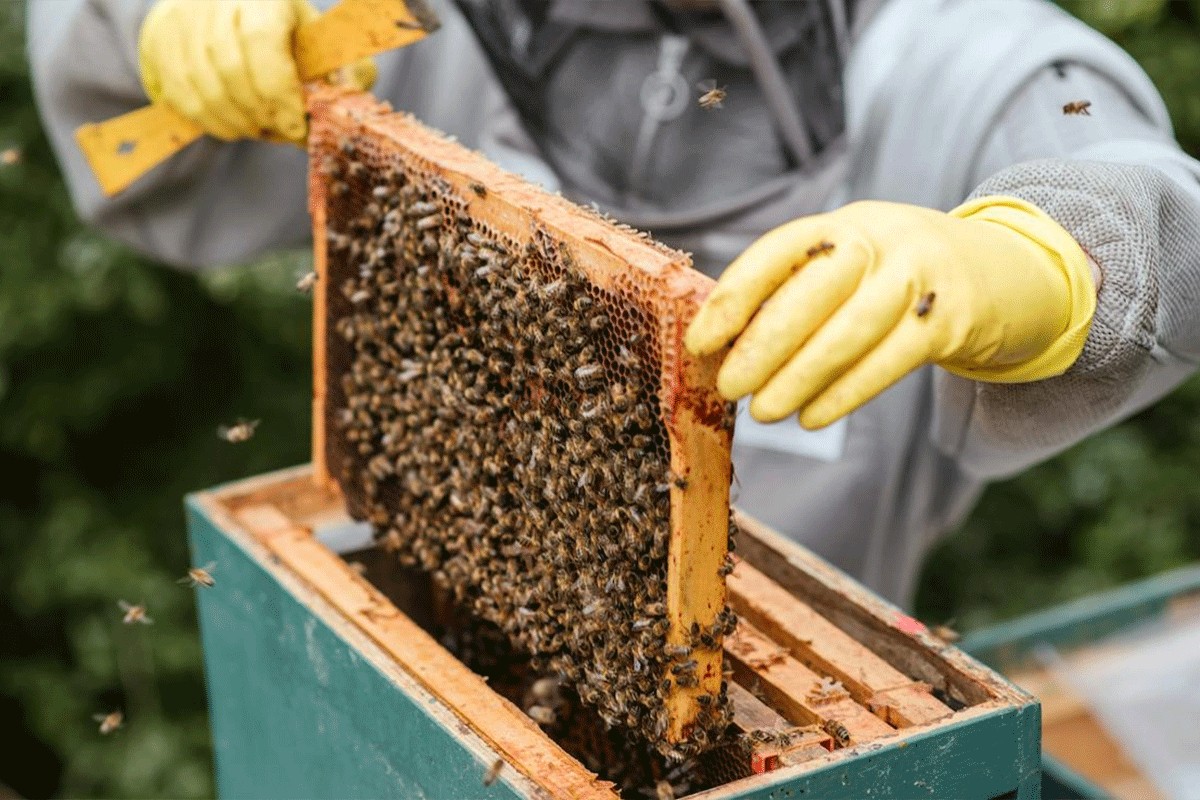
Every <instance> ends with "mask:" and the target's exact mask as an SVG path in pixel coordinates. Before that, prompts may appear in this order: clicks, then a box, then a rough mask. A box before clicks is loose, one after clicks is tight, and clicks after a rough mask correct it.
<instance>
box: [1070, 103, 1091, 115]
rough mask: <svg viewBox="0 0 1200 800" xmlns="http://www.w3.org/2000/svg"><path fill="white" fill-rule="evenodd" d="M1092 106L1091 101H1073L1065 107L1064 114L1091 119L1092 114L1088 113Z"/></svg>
mask: <svg viewBox="0 0 1200 800" xmlns="http://www.w3.org/2000/svg"><path fill="white" fill-rule="evenodd" d="M1091 106H1092V101H1091V100H1072V101H1071V102H1069V103H1067V104H1066V105H1064V106H1063V113H1064V114H1067V115H1072V114H1074V115H1082V116H1085V117H1090V116H1091V115H1092V112H1090V111H1088V109H1089V108H1091Z"/></svg>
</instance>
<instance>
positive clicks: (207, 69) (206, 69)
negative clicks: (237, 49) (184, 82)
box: [183, 3, 256, 139]
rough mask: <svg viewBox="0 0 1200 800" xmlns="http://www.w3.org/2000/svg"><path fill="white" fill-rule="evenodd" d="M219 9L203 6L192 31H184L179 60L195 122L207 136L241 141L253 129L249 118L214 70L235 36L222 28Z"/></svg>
mask: <svg viewBox="0 0 1200 800" xmlns="http://www.w3.org/2000/svg"><path fill="white" fill-rule="evenodd" d="M223 7H224V4H223V3H205V4H204V6H203V10H202V11H201V12H200V14H199V16H198V17H197V18H195V19H194V20H193V24H194V25H195V26H196V29H195V30H192V31H189V32H185V45H184V47H185V50H184V51H183V57H184V59H185V60H186V62H187V73H188V78H189V79H190V81H191V83H192V85H193V86H194V87H195V92H196V96H197V98H198V99H199V102H200V106H201V117H200V119H198V120H197V121H198V122H199V123H200V124H201V125H202V126H203V127H204V128H205V130H207V131H208V132H209V133H212V134H213V135H215V136H218V137H220V138H222V139H241V138H244V137H246V136H249V135H252V134H253V133H254V131H255V127H256V126H255V125H254V121H253V119H251V118H250V117H249V116H247V115H246V114H245V113H244V112H243V111H242V110H241V109H240V108H238V106H237V105H236V104H235V103H234V101H233V98H231V97H230V94H229V91H228V90H227V89H226V86H225V81H224V80H223V79H222V76H221V74H220V72H219V70H218V66H217V58H218V57H219V56H218V53H219V52H221V51H225V50H229V49H231V45H232V42H231V41H230V39H231V38H232V37H233V36H234V35H235V31H234V30H233V29H230V28H223V27H222V25H223V23H225V20H223V19H221V17H222V16H224V15H223V14H222V13H221V9H222V8H223ZM188 33H190V35H188Z"/></svg>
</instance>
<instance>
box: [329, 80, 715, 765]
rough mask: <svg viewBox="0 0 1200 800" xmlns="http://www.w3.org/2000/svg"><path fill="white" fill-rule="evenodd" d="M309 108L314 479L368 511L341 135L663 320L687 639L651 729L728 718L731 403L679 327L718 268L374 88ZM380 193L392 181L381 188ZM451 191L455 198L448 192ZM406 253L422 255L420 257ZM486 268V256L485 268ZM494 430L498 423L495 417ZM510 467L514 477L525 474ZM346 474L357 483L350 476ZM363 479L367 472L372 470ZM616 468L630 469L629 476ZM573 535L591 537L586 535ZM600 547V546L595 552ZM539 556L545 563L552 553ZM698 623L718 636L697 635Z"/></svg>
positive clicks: (512, 242)
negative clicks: (334, 244)
mask: <svg viewBox="0 0 1200 800" xmlns="http://www.w3.org/2000/svg"><path fill="white" fill-rule="evenodd" d="M310 111H311V116H312V136H311V139H310V141H311V143H312V144H311V152H312V159H311V160H312V165H313V166H312V172H311V174H312V179H311V184H310V208H311V212H312V217H313V226H314V240H315V262H316V271H317V274H318V280H317V288H316V290H315V302H314V391H313V399H314V402H313V427H314V442H313V461H314V469H315V472H316V476H317V479H318V480H319V481H320V482H321V483H322V484H325V485H329V486H332V485H336V484H339V483H342V484H343V485H341V487H340V488H341V490H342V493H343V494H344V495H346V496H347V499H348V501H349V505H350V507H351V508H352V510H353V509H355V508H358V509H359V511H360V513H362V514H363V515H364V516H365V515H366V512H365V511H363V510H362V506H361V502H360V500H359V496H360V495H361V491H360V488H359V487H358V485H357V480H358V479H357V475H359V474H363V473H364V472H365V470H362V469H359V472H358V473H354V472H353V470H348V469H346V468H345V464H346V463H349V461H350V459H349V457H346V456H343V455H342V454H343V453H345V452H349V450H350V448H351V445H352V442H346V441H342V440H340V439H339V431H338V427H337V424H336V423H335V421H334V420H335V419H336V416H335V413H336V412H339V411H340V410H341V409H339V408H338V405H339V403H345V402H346V400H345V397H344V396H342V395H341V394H339V392H340V390H339V388H338V386H339V383H338V381H339V379H341V378H342V377H343V376H344V374H345V372H346V367H345V364H344V363H340V362H339V363H335V362H338V357H335V356H334V355H333V354H334V352H335V351H336V350H337V348H339V347H341V346H342V345H341V344H340V339H339V333H338V332H337V331H335V330H333V327H334V325H333V323H332V322H331V319H332V318H334V317H335V316H337V315H338V313H339V312H338V311H337V309H336V308H335V306H337V307H338V308H341V309H342V310H341V312H340V313H341V314H342V315H343V317H344V316H345V315H347V314H349V313H351V312H350V311H347V310H346V308H347V306H346V300H345V298H344V297H343V296H342V295H341V294H339V292H340V291H342V290H341V289H340V284H341V283H342V281H343V280H344V279H345V276H346V274H347V269H348V268H352V267H353V266H354V265H353V264H352V263H351V262H352V259H351V258H350V257H349V256H345V257H342V260H341V261H340V262H339V261H337V259H336V258H335V256H334V251H333V249H332V248H331V247H330V246H329V244H328V243H329V242H330V241H333V240H337V239H339V238H340V239H341V241H343V242H344V241H345V239H344V237H345V236H347V235H352V234H348V232H346V231H337V230H334V229H333V227H332V224H331V219H332V216H333V214H334V211H332V210H331V209H334V208H341V207H340V206H337V205H336V204H337V203H338V202H339V201H338V199H337V197H336V196H335V195H337V193H338V192H336V191H335V188H336V189H338V190H341V191H349V190H348V189H344V188H343V187H345V186H346V183H345V182H346V181H348V180H349V178H347V177H346V175H345V174H344V170H345V169H347V167H345V165H341V166H334V167H330V166H329V164H330V163H332V162H334V161H336V159H337V158H338V157H340V152H339V151H340V149H352V148H358V149H359V150H360V151H361V150H369V151H370V152H371V153H374V154H378V153H385V154H386V158H387V159H388V161H387V163H388V164H392V165H398V168H399V169H400V171H401V172H404V173H406V174H420V175H421V176H423V179H424V180H425V181H427V182H430V183H434V184H436V185H437V186H438V187H439V188H438V191H439V193H440V194H439V196H440V197H441V198H442V200H441V202H442V203H443V206H440V207H439V209H440V210H439V211H438V212H437V214H440V215H442V216H438V215H437V214H434V213H432V212H426V213H430V216H429V219H431V220H438V221H443V222H444V223H445V224H447V225H451V226H452V225H453V221H452V220H449V219H445V218H446V217H449V215H450V214H451V213H454V214H456V215H457V216H459V217H461V218H462V219H463V220H470V221H472V224H478V225H482V226H483V227H484V228H485V229H486V230H488V231H491V232H494V233H496V234H498V235H500V236H502V237H503V241H504V242H505V243H507V245H508V247H509V248H510V249H511V250H513V251H514V252H516V251H519V250H520V249H521V248H524V249H525V252H531V250H532V249H533V248H541V250H545V249H546V248H547V242H552V243H553V245H552V246H553V248H554V250H555V253H556V254H557V257H559V258H561V259H562V260H563V262H564V263H567V264H569V265H570V268H571V269H573V270H578V271H579V273H581V274H582V275H583V276H585V279H586V282H588V283H590V284H591V285H592V286H595V287H599V291H601V292H607V293H609V295H610V296H612V297H619V298H624V300H626V301H629V302H631V303H636V304H638V307H639V308H642V309H643V310H644V311H645V312H646V315H645V319H649V320H650V322H651V324H652V326H653V327H655V328H656V330H653V331H651V334H652V335H653V336H656V337H657V353H656V355H657V357H658V359H660V364H661V366H659V367H658V384H659V385H658V386H657V387H656V393H657V400H658V403H659V412H658V413H659V415H660V416H661V419H662V421H663V424H664V425H665V428H666V431H667V434H668V436H669V465H670V470H669V473H668V475H663V476H661V477H660V478H659V480H660V481H661V482H662V483H661V488H659V489H658V490H659V491H661V492H668V491H669V547H668V549H667V554H666V559H665V563H666V597H665V601H666V602H665V616H666V620H667V624H668V627H667V632H666V636H665V639H666V642H667V643H668V645H671V646H674V647H676V648H678V649H679V650H680V652H682V653H684V655H682V656H678V657H676V659H675V662H674V664H672V663H671V662H670V661H665V662H662V664H661V665H660V666H662V668H663V672H662V674H661V677H662V678H666V679H669V681H670V688H669V690H668V692H667V696H666V697H665V708H666V719H665V720H662V719H658V720H656V723H657V725H658V730H656V731H654V733H660V734H662V736H661V738H664V739H665V740H666V741H667V742H669V743H671V744H680V743H684V742H686V741H687V740H688V739H689V737H692V736H701V737H702V736H703V734H704V733H706V732H704V731H701V732H699V733H697V729H698V728H701V727H704V726H703V725H702V724H701V723H700V722H699V720H701V719H709V718H711V719H712V720H713V722H712V723H709V724H708V727H709V728H710V729H712V730H716V729H719V728H723V727H724V721H723V719H722V718H721V717H720V716H719V715H715V714H714V713H713V711H712V709H713V708H714V707H715V706H719V705H720V704H723V702H724V697H723V696H722V694H721V684H722V653H721V648H720V639H721V632H722V630H723V628H722V626H723V625H726V624H727V622H726V620H727V619H729V617H728V616H727V612H726V611H725V586H724V580H723V578H722V577H721V576H722V572H721V570H722V566H723V564H724V560H725V558H726V552H727V540H728V532H729V482H730V455H729V447H730V439H731V425H732V422H731V415H730V409H729V407H728V406H727V404H725V403H724V402H723V401H722V400H721V398H720V397H719V396H718V394H717V392H716V388H715V377H716V367H717V365H718V363H719V361H718V359H716V358H708V359H695V358H692V357H691V356H689V355H688V354H687V353H686V351H685V350H684V348H683V347H682V336H683V331H684V329H685V327H686V325H687V323H688V321H689V320H690V319H691V317H692V315H693V313H694V311H695V309H696V308H697V306H698V304H699V302H700V301H701V300H702V299H703V297H704V296H705V294H706V293H707V292H708V290H709V289H710V287H711V281H710V280H709V279H708V278H706V277H704V276H703V275H701V274H699V273H698V272H696V271H694V270H692V269H691V265H690V259H689V258H688V257H687V256H686V255H685V254H682V253H679V252H675V251H672V250H669V249H667V248H665V247H663V246H660V245H657V244H656V243H654V242H652V241H651V240H649V239H648V238H646V237H644V236H640V235H638V234H636V233H635V232H633V231H631V230H629V229H626V228H621V227H618V226H616V225H614V224H612V223H611V222H609V221H608V220H605V219H602V218H600V217H599V216H598V215H596V214H594V213H591V212H589V211H586V210H584V209H580V208H578V207H576V206H574V205H573V204H571V203H569V202H567V201H566V200H564V199H562V198H561V197H558V196H554V195H550V194H548V193H546V192H544V191H542V190H540V189H538V188H536V187H533V186H531V185H529V184H527V183H526V182H524V181H523V180H521V179H519V178H517V177H516V176H513V175H511V174H508V173H506V172H504V171H502V170H500V169H499V168H497V167H496V166H495V165H493V164H491V163H490V162H489V161H487V160H486V159H485V158H483V157H482V156H480V155H479V154H476V153H474V152H471V151H469V150H467V149H466V148H464V147H462V146H460V145H458V144H457V143H455V142H452V141H450V140H448V139H446V138H444V137H443V136H441V135H439V134H437V133H435V132H433V131H431V130H429V129H427V128H425V127H424V126H423V125H421V124H420V123H418V122H417V121H416V120H414V119H412V118H411V117H409V116H407V115H403V114H395V113H391V111H390V109H389V108H385V107H383V106H381V105H380V104H378V103H376V102H375V101H374V100H372V99H371V98H369V97H367V96H364V95H357V94H350V93H347V92H345V91H341V90H334V89H326V90H318V91H317V92H316V93H315V94H314V95H313V96H312V97H311V98H310ZM347 143H349V144H347ZM356 158H357V156H356ZM365 160H366V159H364V161H365ZM381 163H383V162H382V160H377V161H376V162H373V165H369V166H367V167H366V171H367V172H368V173H371V171H372V170H375V171H376V172H382V171H383V169H384V168H383V167H382V166H380V164H381ZM368 179H378V178H377V176H374V175H369V177H368V178H364V180H368ZM401 180H403V179H401ZM410 180H411V179H410ZM331 187H332V188H331ZM383 194H386V192H381V194H380V195H379V196H382V195H383ZM445 198H452V200H451V201H449V202H447V201H446V199H445ZM367 202H370V198H366V199H364V200H362V201H361V203H360V205H359V206H358V207H359V208H361V207H362V204H363V203H367ZM427 205H430V206H432V204H427ZM343 222H344V220H342V221H340V222H339V224H342V223H343ZM431 227H432V224H431ZM433 232H434V233H436V231H433ZM438 236H439V237H443V238H441V239H439V241H443V242H444V241H445V239H444V237H445V236H446V234H445V233H441V234H438ZM406 246H407V245H406ZM397 247H399V246H397ZM479 249H482V247H480V248H479ZM405 252H406V253H407V252H410V251H408V250H406V251H405ZM472 252H473V253H474V252H475V251H472ZM439 263H441V262H439ZM406 266H407V267H409V268H414V269H415V268H416V265H414V264H407V265H406ZM490 268H491V267H490V266H487V265H485V266H484V267H483V268H482V269H483V270H487V269H490ZM339 270H340V272H339ZM454 291H457V290H454ZM365 292H366V290H363V293H364V294H365ZM351 300H352V301H353V300H354V297H353V294H352V295H351ZM604 319H605V320H607V317H605V318H604ZM628 341H630V342H632V341H633V339H629V340H628ZM480 358H481V359H482V356H480ZM343 360H344V359H343ZM580 369H584V368H580ZM413 371H414V373H416V372H417V371H418V370H415V369H414V370H413ZM339 372H340V374H339ZM578 374H580V373H579V372H578V371H577V372H576V375H578ZM343 413H347V415H348V412H343ZM497 435H502V434H501V433H500V432H498V431H497ZM342 438H345V437H344V436H343V437H342ZM636 438H637V437H634V439H635V440H636ZM643 438H647V437H643ZM388 468H389V467H388V465H387V464H382V465H381V469H383V470H386V469H388ZM507 477H508V478H509V479H511V480H512V481H514V482H517V477H516V476H515V475H509V476H507ZM587 478H588V475H587V473H586V471H585V473H584V474H581V475H580V476H579V479H578V485H580V486H582V485H584V481H585V479H587ZM347 479H349V480H350V485H345V481H346V480H347ZM592 479H594V477H593V478H592ZM366 480H371V478H370V476H367V478H366ZM612 480H614V481H617V480H620V476H617V477H616V478H613V479H612ZM380 519H381V520H383V519H384V517H380ZM539 533H541V532H540V531H539ZM576 547H577V548H581V547H584V545H583V544H582V543H579V544H577V545H576ZM592 556H593V557H594V558H596V559H599V558H600V557H601V555H600V553H599V552H596V553H593V554H592ZM428 566H431V567H436V566H437V565H436V563H430V564H429V565H428ZM539 568H543V569H548V568H549V567H548V565H547V564H544V563H543V564H541V565H540V567H539ZM578 605H580V606H583V605H585V602H584V601H580V602H579V603H578ZM635 624H636V623H635ZM634 630H637V629H636V627H635V629H634ZM700 633H704V634H705V636H706V637H708V638H709V639H712V640H714V641H715V644H710V645H707V646H701V644H700V640H699V639H698V635H699V634H700ZM656 665H658V664H657V663H656ZM693 667H694V675H695V680H694V681H692V680H691V679H690V678H689V679H688V680H687V681H685V680H684V677H683V674H684V673H680V672H679V671H678V670H680V669H682V670H684V672H686V671H687V670H690V669H691V668H693ZM635 668H636V667H635ZM688 683H690V684H691V685H687V684H688ZM601 694H603V693H601ZM705 695H707V696H708V698H709V701H710V702H706V703H705V704H704V705H703V706H702V705H701V702H700V700H701V699H703V696H705ZM712 701H716V702H712ZM722 711H723V709H722ZM664 727H665V730H663V728H664ZM649 738H654V737H653V736H651V737H649ZM701 744H702V742H701ZM693 749H694V748H693Z"/></svg>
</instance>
